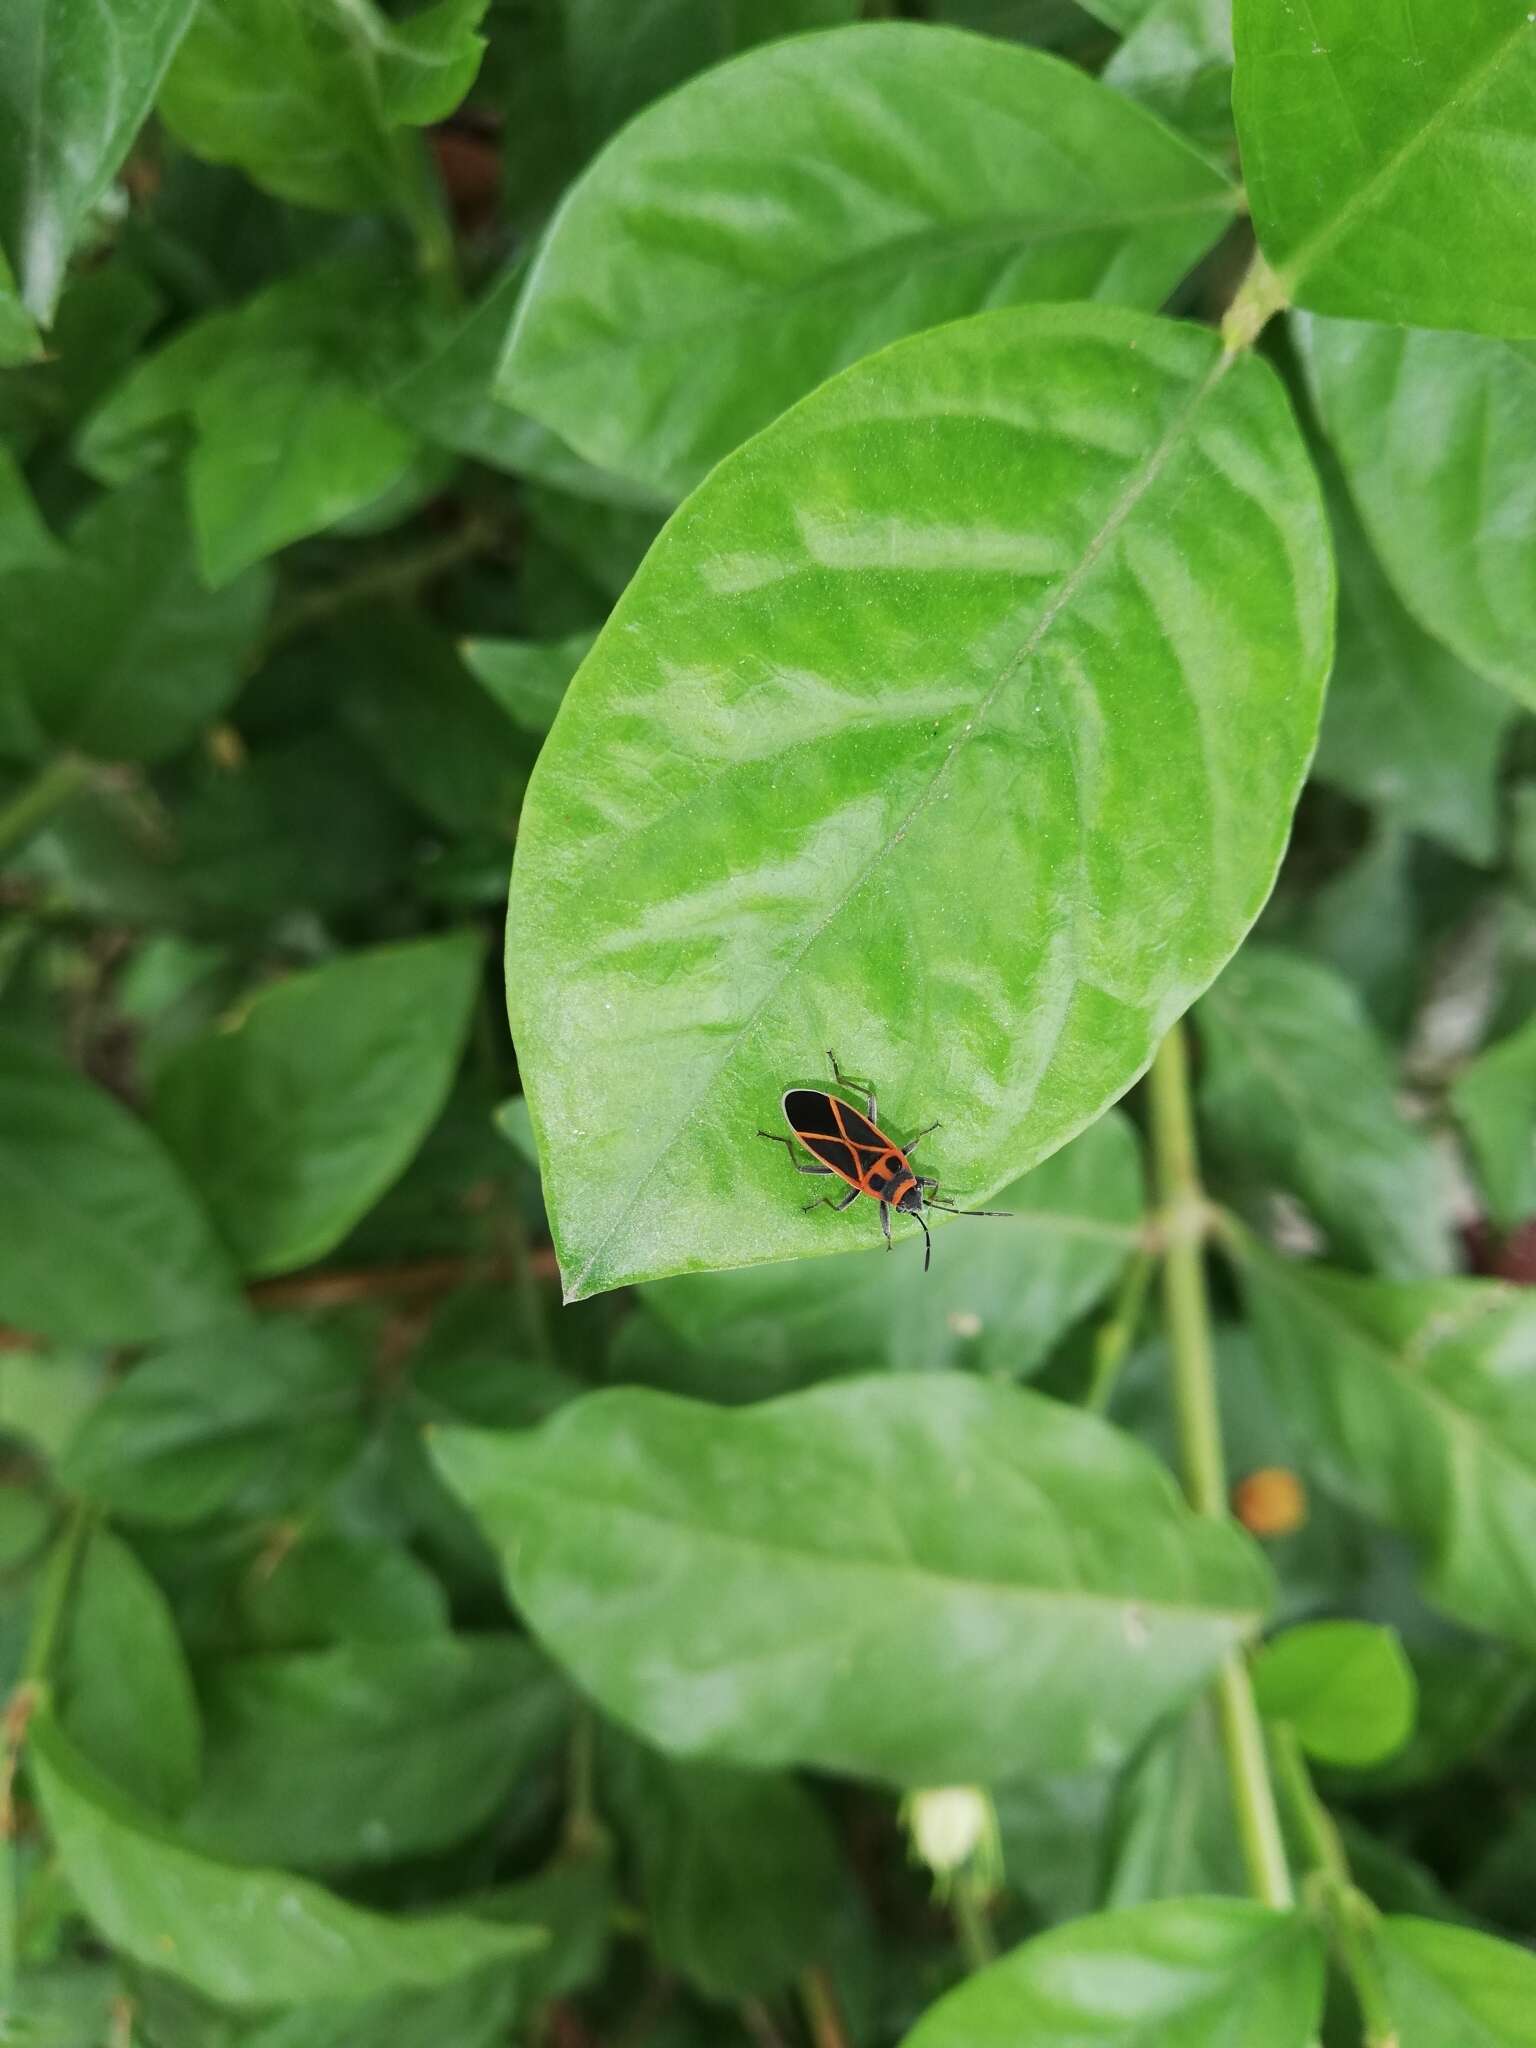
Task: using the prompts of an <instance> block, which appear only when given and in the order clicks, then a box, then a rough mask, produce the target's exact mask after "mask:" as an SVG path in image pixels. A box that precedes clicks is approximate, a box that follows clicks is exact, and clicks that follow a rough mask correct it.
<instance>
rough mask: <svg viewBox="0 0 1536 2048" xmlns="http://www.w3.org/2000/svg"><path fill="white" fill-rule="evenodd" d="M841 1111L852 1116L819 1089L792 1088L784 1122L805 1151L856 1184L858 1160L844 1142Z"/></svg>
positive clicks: (787, 1100) (785, 1101) (787, 1101)
mask: <svg viewBox="0 0 1536 2048" xmlns="http://www.w3.org/2000/svg"><path fill="white" fill-rule="evenodd" d="M839 1111H841V1112H842V1114H843V1115H845V1116H846V1115H849V1114H851V1112H850V1111H849V1110H848V1109H847V1107H846V1105H845V1104H843V1103H840V1102H839V1103H834V1102H833V1100H832V1098H831V1096H830V1095H823V1094H822V1092H821V1090H820V1089H819V1088H791V1089H790V1090H789V1092H788V1093H787V1094H786V1095H785V1097H784V1117H785V1121H786V1122H787V1123H788V1125H789V1128H790V1129H791V1130H792V1131H793V1132H794V1134H795V1136H796V1137H797V1138H798V1139H799V1140H800V1142H801V1144H802V1145H803V1146H804V1147H805V1149H806V1151H807V1152H809V1153H810V1154H811V1155H812V1157H813V1158H816V1159H819V1160H820V1161H821V1163H822V1165H823V1166H830V1167H831V1169H832V1171H833V1172H834V1173H837V1174H841V1175H842V1177H843V1179H844V1180H846V1181H857V1179H858V1178H859V1166H858V1160H857V1157H856V1155H855V1153H854V1151H853V1148H852V1146H851V1145H849V1144H847V1143H846V1141H845V1140H844V1138H843V1134H842V1127H841V1125H840V1124H839V1123H838V1113H839Z"/></svg>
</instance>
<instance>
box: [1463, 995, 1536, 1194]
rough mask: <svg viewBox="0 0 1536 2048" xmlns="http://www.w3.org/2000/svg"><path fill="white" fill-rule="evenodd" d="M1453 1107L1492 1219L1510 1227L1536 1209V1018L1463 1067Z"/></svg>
mask: <svg viewBox="0 0 1536 2048" xmlns="http://www.w3.org/2000/svg"><path fill="white" fill-rule="evenodd" d="M1451 1107H1452V1108H1453V1109H1454V1110H1455V1112H1456V1117H1457V1120H1458V1122H1459V1123H1460V1124H1461V1127H1462V1129H1463V1130H1464V1131H1465V1132H1466V1134H1467V1142H1468V1144H1469V1145H1470V1146H1471V1148H1472V1156H1473V1158H1474V1160H1475V1161H1476V1162H1477V1168H1478V1172H1479V1175H1480V1176H1481V1179H1482V1183H1483V1187H1484V1190H1485V1191H1486V1193H1487V1196H1488V1208H1489V1211H1490V1213H1491V1214H1492V1216H1493V1219H1494V1221H1495V1222H1496V1223H1497V1224H1499V1225H1500V1227H1501V1228H1502V1229H1505V1230H1513V1229H1514V1228H1515V1226H1516V1225H1517V1224H1520V1223H1523V1222H1524V1221H1525V1219H1526V1218H1527V1217H1528V1216H1531V1215H1536V1018H1533V1019H1532V1021H1531V1022H1530V1023H1529V1024H1526V1025H1524V1026H1523V1027H1522V1028H1521V1029H1520V1030H1519V1031H1516V1032H1515V1033H1514V1034H1513V1035H1512V1036H1511V1037H1509V1038H1501V1039H1500V1040H1499V1042H1498V1044H1497V1045H1491V1046H1489V1047H1488V1049H1487V1051H1486V1052H1482V1053H1479V1054H1478V1056H1477V1058H1476V1059H1475V1060H1472V1061H1470V1062H1469V1063H1468V1064H1467V1065H1466V1066H1465V1067H1463V1068H1462V1070H1461V1072H1460V1073H1459V1074H1458V1075H1457V1076H1456V1078H1455V1080H1454V1081H1453V1082H1452V1083H1451Z"/></svg>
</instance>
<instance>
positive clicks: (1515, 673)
mask: <svg viewBox="0 0 1536 2048" xmlns="http://www.w3.org/2000/svg"><path fill="white" fill-rule="evenodd" d="M1295 327H1296V332H1297V334H1298V336H1299V338H1300V343H1301V349H1302V356H1303V360H1304V361H1305V363H1306V365H1307V370H1308V374H1309V376H1310V379H1311V383H1312V389H1313V393H1314V395H1315V397H1316V401H1317V405H1318V409H1319V411H1320V412H1321V414H1322V418H1323V421H1324V424H1325V425H1326V427H1327V430H1328V434H1329V438H1330V440H1331V441H1332V443H1333V446H1334V448H1335V449H1336V450H1337V452H1338V455H1339V458H1340V460H1341V461H1342V463H1343V465H1344V469H1345V472H1346V474H1347V476H1348V478H1349V487H1350V490H1351V492H1352V493H1353V495H1354V498H1355V502H1356V503H1357V505H1358V506H1359V508H1360V513H1361V517H1362V518H1363V520H1364V522H1365V524H1366V527H1367V528H1368V530H1369V532H1370V536H1371V541H1372V544H1373V545H1374V547H1375V549H1376V552H1377V554H1378V555H1379V556H1380V557H1381V561H1382V564H1383V566H1384V567H1385V569H1386V570H1387V573H1388V574H1389V575H1390V576H1391V578H1392V580H1393V582H1394V583H1395V584H1396V586H1397V591H1398V595H1399V597H1401V599H1402V601H1403V603H1404V604H1405V605H1407V607H1408V609H1409V610H1410V611H1411V612H1412V613H1413V614H1414V616H1415V617H1416V618H1417V619H1419V621H1420V622H1421V623H1422V624H1423V625H1424V626H1426V627H1427V628H1428V630H1429V631H1430V632H1431V633H1433V634H1434V635H1435V636H1436V638H1437V639H1440V640H1443V641H1444V642H1445V644H1446V646H1447V647H1450V648H1454V650H1455V651H1456V653H1457V654H1459V655H1460V656H1461V658H1462V660H1463V661H1465V662H1469V663H1470V664H1471V665H1472V666H1473V667H1474V668H1476V669H1478V670H1480V671H1481V672H1482V673H1483V674H1484V675H1487V676H1491V677H1492V678H1493V680H1494V681H1495V682H1498V683H1502V684H1503V686H1504V687H1505V689H1506V690H1509V691H1510V692H1511V693H1512V694H1513V695H1514V696H1516V697H1518V698H1519V699H1520V700H1521V702H1522V703H1524V704H1527V705H1532V704H1536V561H1533V560H1532V551H1531V549H1530V547H1529V546H1528V545H1527V536H1528V534H1529V532H1530V530H1531V525H1532V522H1533V521H1536V342H1530V341H1497V340H1490V339H1488V338H1487V337H1485V336H1481V335H1472V334H1428V333H1423V332H1416V331H1415V330H1413V329H1411V328H1410V329H1407V330H1404V329H1402V328H1393V327H1376V326H1368V325H1365V324H1363V323H1361V322H1358V321H1352V320H1320V319H1304V320H1300V321H1298V322H1296V323H1295Z"/></svg>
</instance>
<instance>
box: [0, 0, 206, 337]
mask: <svg viewBox="0 0 1536 2048" xmlns="http://www.w3.org/2000/svg"><path fill="white" fill-rule="evenodd" d="M195 11H196V0H112V6H111V8H110V10H109V11H108V12H106V13H105V14H104V13H103V11H102V9H101V7H100V6H99V5H98V4H96V0H6V4H5V6H4V8H0V245H3V247H4V249H5V251H6V254H7V255H8V256H9V257H10V259H11V264H12V265H13V266H14V271H15V276H16V278H17V279H18V280H19V282H20V286H21V296H22V298H23V300H24V301H25V303H26V307H27V310H28V312H30V313H31V315H32V317H33V319H34V320H38V321H40V322H42V324H43V325H44V326H46V325H47V324H48V322H49V321H50V320H51V319H52V318H53V309H54V307H55V306H56V305H57V304H58V298H59V293H60V291H61V290H62V288H63V284H64V270H65V266H66V265H67V263H68V262H69V257H70V252H71V250H72V249H73V247H74V244H75V242H76V240H77V238H78V236H79V233H80V230H81V228H82V226H83V225H84V222H85V218H86V215H87V214H88V213H89V212H90V210H91V208H92V207H93V206H95V204H96V202H97V201H98V200H99V199H100V198H101V196H102V194H103V193H104V192H105V191H106V189H107V185H108V184H109V182H110V181H111V179H112V176H113V174H114V173H115V172H116V170H117V168H118V165H119V164H120V163H121V162H122V160H123V158H124V157H125V156H126V155H127V154H128V151H129V148H130V147H131V145H132V143H133V139H134V137H135V136H136V135H137V134H138V132H139V129H140V127H141V126H142V125H143V122H144V119H145V116H146V115H147V114H148V112H149V110H150V106H151V104H152V102H153V100H154V97H155V93H156V90H157V88H158V87H159V84H160V80H161V77H162V76H163V74H164V72H165V67H166V65H167V64H169V62H170V61H171V57H172V55H173V54H174V52H175V49H176V45H177V44H178V43H179V42H180V40H181V38H182V36H183V35H184V34H185V33H186V28H187V24H188V22H190V21H191V19H192V16H193V14H194V12H195ZM7 281H8V280H7ZM3 296H4V294H3V293H0V297H3ZM14 323H15V316H14V315H12V323H11V327H10V332H11V334H12V337H13V339H14V338H15V336H16V334H17V332H18V330H17V328H16V326H15V324H14ZM12 359H13V360H14V359H15V358H14V357H13V358H12ZM0 360H3V357H0Z"/></svg>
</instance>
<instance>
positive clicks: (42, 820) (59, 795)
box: [0, 754, 91, 854]
mask: <svg viewBox="0 0 1536 2048" xmlns="http://www.w3.org/2000/svg"><path fill="white" fill-rule="evenodd" d="M90 779H91V764H90V762H89V761H83V760H81V758H80V756H79V755H78V754H56V755H55V756H54V758H53V759H52V760H51V761H50V762H49V763H48V765H47V767H46V768H40V769H39V770H38V772H37V774H36V775H34V776H33V778H32V780H31V781H30V782H29V783H28V784H27V785H26V787H25V788H24V789H21V790H18V791H17V793H16V795H15V796H13V797H12V798H11V800H10V802H9V803H7V804H5V805H4V806H0V854H4V853H8V852H9V851H10V849H11V848H12V847H13V846H19V845H20V844H21V842H22V841H23V840H25V839H29V838H30V837H31V835H32V834H33V833H34V832H35V831H37V829H38V827H39V826H41V825H46V824H47V822H48V820H49V819H50V818H51V817H52V816H53V814H54V812H55V811H56V810H57V809H58V808H59V806H60V805H61V804H64V803H67V802H68V800H69V799H70V797H72V796H73V795H74V794H75V792H76V790H78V789H83V788H84V787H85V785H86V784H87V783H88V782H89V781H90Z"/></svg>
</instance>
